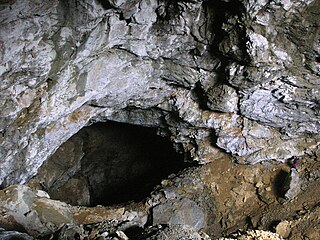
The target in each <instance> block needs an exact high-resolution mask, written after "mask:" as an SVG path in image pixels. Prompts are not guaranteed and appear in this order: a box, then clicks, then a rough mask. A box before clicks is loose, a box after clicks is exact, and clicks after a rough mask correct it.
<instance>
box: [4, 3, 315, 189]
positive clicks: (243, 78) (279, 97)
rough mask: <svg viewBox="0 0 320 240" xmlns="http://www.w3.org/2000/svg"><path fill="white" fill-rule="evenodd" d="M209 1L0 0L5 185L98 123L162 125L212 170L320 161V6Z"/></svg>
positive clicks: (32, 170) (20, 179) (28, 175)
mask: <svg viewBox="0 0 320 240" xmlns="http://www.w3.org/2000/svg"><path fill="white" fill-rule="evenodd" d="M209 2H210V1H209ZM209 2H208V1H201V0H197V1H156V0H142V1H122V0H117V1H116V0H112V1H111V0H110V1H93V0H85V1H79V0H76V1H71V0H68V1H63V3H62V2H61V1H58V0H53V1H51V0H45V1H41V4H40V5H39V4H38V2H37V1H31V0H26V1H2V2H1V8H0V16H1V19H0V20H1V21H0V25H1V26H0V28H1V32H0V62H1V64H0V78H1V86H0V96H1V101H0V112H1V118H0V141H1V148H0V165H1V169H0V184H1V186H2V187H7V186H9V185H10V184H16V183H26V182H28V180H29V179H30V178H31V177H32V176H34V175H36V173H37V172H38V171H39V169H40V167H41V165H42V164H43V163H44V162H45V161H46V160H48V159H49V157H50V156H51V155H52V154H53V153H54V152H55V151H56V150H57V149H58V147H59V146H61V145H62V144H63V143H64V142H65V141H66V140H67V139H69V138H70V137H71V136H72V135H74V134H75V133H76V132H78V131H79V130H80V129H81V128H83V127H84V126H86V125H87V124H88V123H89V122H90V121H91V122H94V121H106V120H110V119H112V120H115V121H124V122H128V123H138V124H139V125H144V126H151V125H152V126H154V127H158V128H159V129H160V131H161V132H162V133H163V134H164V135H166V136H167V137H170V139H171V140H172V142H173V143H174V144H175V145H176V146H179V149H180V151H184V152H187V153H190V155H191V158H192V159H193V160H194V161H198V162H201V163H206V162H210V161H213V159H214V158H216V157H219V155H221V154H222V151H221V150H223V151H224V152H226V153H227V154H231V155H232V156H233V157H234V158H236V159H237V161H238V162H241V163H249V164H254V163H257V162H261V161H266V160H278V161H282V162H283V161H285V160H286V159H288V158H290V157H292V156H293V155H303V154H305V153H308V154H309V153H313V152H314V151H315V149H316V148H317V146H318V145H319V141H318V139H319V134H320V124H319V122H320V121H319V109H320V107H319V101H320V99H319V96H320V94H319V91H320V89H319V86H320V85H319V81H318V79H319V71H320V67H319V55H320V46H319V41H318V39H319V31H318V22H319V16H320V13H319V9H320V7H319V1H313V0H308V1H301V0H294V1H276V2H270V3H269V2H267V1H236V2H234V1H213V2H210V3H209ZM221 9H224V11H221ZM266 9H267V10H268V11H266ZM280 22H281V24H279V23H280ZM306 31H307V32H308V34H307V35H306V34H305V33H306ZM141 116H142V117H141ZM208 139H214V140H215V141H209V140H208ZM74 167H75V168H76V165H75V166H74ZM60 180H61V179H60Z"/></svg>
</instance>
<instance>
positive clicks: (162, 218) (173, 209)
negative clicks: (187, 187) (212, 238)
mask: <svg viewBox="0 0 320 240" xmlns="http://www.w3.org/2000/svg"><path fill="white" fill-rule="evenodd" d="M152 223H153V224H154V225H158V224H171V225H188V226H190V227H192V228H194V229H195V230H197V231H198V230H200V229H203V228H204V227H205V226H206V218H205V213H204V210H203V209H201V208H200V207H199V206H198V205H197V204H196V203H195V202H194V201H191V200H190V199H186V198H182V199H178V200H176V201H174V200H168V201H166V202H164V203H161V204H159V205H157V206H155V207H154V208H153V209H152Z"/></svg>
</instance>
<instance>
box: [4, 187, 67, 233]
mask: <svg viewBox="0 0 320 240" xmlns="http://www.w3.org/2000/svg"><path fill="white" fill-rule="evenodd" d="M0 203H1V204H0V206H1V211H2V212H4V213H5V214H7V215H10V216H13V217H14V219H15V221H16V222H17V223H18V224H20V225H22V226H23V227H24V228H25V229H26V231H27V232H28V233H29V234H31V235H32V236H38V235H45V234H48V233H50V232H55V231H56V230H57V229H58V228H59V226H60V225H61V224H63V223H67V222H69V223H73V214H72V213H71V211H70V210H69V208H68V206H67V204H65V203H62V202H58V201H55V200H51V199H48V198H38V197H37V196H36V194H35V192H33V191H32V190H31V189H30V188H29V187H27V186H23V185H13V186H10V187H9V188H6V189H4V190H2V191H0Z"/></svg>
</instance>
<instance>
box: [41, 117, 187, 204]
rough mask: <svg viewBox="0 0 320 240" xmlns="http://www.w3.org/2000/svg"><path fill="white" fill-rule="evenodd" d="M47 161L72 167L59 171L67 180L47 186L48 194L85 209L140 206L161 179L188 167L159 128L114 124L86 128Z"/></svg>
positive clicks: (63, 179) (60, 180)
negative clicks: (87, 207)
mask: <svg viewBox="0 0 320 240" xmlns="http://www.w3.org/2000/svg"><path fill="white" fill-rule="evenodd" d="M70 157H71V158H73V160H72V161H71V162H73V164H71V162H70ZM49 161H52V162H54V163H55V166H57V165H63V164H65V165H66V166H68V170H66V167H63V168H64V170H59V172H62V173H63V175H64V176H61V174H60V177H59V178H57V179H55V180H52V178H49V181H47V183H46V184H45V185H46V189H45V190H47V191H48V193H49V195H50V196H51V197H52V198H53V199H58V200H61V201H64V202H67V203H70V204H72V205H85V206H96V205H112V204H120V203H126V202H129V201H141V200H143V199H145V198H146V197H148V196H149V194H150V192H151V191H152V190H153V189H154V187H155V186H156V185H158V184H160V182H161V180H162V179H164V178H166V177H167V176H168V175H170V174H172V173H177V172H178V171H180V170H182V169H184V168H186V167H188V166H189V165H190V163H189V164H188V163H186V162H185V161H184V155H183V154H179V153H177V152H176V151H175V149H174V148H173V145H172V143H171V142H170V141H169V140H168V139H166V138H163V137H161V136H158V135H157V134H156V129H154V128H147V127H141V126H135V125H130V124H124V123H116V122H104V123H102V122H101V123H95V124H93V125H91V126H88V127H84V128H83V129H81V130H80V131H79V132H78V133H76V134H75V135H74V136H73V137H72V138H70V139H69V140H68V141H67V142H66V143H64V144H63V145H62V146H61V147H60V148H59V149H58V150H57V151H56V153H55V154H54V155H53V156H52V158H51V159H49V160H48V162H49ZM57 161H60V162H59V163H58V162H57ZM68 161H69V162H70V163H68V164H66V162H68ZM49 165H50V164H49ZM51 166H53V164H51ZM47 168H48V167H47ZM49 168H50V166H49ZM51 168H52V167H51ZM44 172H46V173H48V172H50V170H47V171H44ZM40 174H41V172H40ZM53 175H55V176H57V175H59V174H53Z"/></svg>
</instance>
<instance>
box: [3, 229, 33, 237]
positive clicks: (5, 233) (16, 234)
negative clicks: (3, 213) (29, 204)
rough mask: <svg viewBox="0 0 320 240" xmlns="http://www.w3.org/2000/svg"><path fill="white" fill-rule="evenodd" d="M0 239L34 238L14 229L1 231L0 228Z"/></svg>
mask: <svg viewBox="0 0 320 240" xmlns="http://www.w3.org/2000/svg"><path fill="white" fill-rule="evenodd" d="M0 239H2V240H11V239H19V240H33V239H34V238H33V237H31V236H30V235H28V234H26V233H21V232H16V231H3V230H2V229H0Z"/></svg>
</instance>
